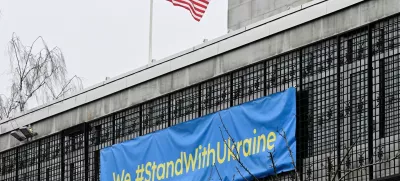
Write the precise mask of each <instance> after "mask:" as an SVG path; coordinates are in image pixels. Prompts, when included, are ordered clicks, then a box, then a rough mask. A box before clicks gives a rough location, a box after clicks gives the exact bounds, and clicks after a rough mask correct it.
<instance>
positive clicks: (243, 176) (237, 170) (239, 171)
mask: <svg viewBox="0 0 400 181" xmlns="http://www.w3.org/2000/svg"><path fill="white" fill-rule="evenodd" d="M236 170H237V172H238V173H239V175H240V176H242V178H243V179H245V180H246V181H249V180H247V178H246V177H244V176H243V175H242V173H241V172H240V170H239V168H238V167H236ZM257 180H258V179H257Z"/></svg>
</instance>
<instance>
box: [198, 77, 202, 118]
mask: <svg viewBox="0 0 400 181" xmlns="http://www.w3.org/2000/svg"><path fill="white" fill-rule="evenodd" d="M201 85H202V84H199V95H198V100H197V101H198V104H199V105H198V106H199V107H198V109H199V110H198V117H201V92H202V90H201Z"/></svg>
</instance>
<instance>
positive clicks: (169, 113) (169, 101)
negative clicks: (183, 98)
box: [167, 94, 186, 127]
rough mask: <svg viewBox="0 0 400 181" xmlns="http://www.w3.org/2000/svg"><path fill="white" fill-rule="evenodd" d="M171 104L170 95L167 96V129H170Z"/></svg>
mask: <svg viewBox="0 0 400 181" xmlns="http://www.w3.org/2000/svg"><path fill="white" fill-rule="evenodd" d="M171 102H172V99H171V94H169V95H168V113H167V114H168V127H171V117H172V116H171V114H172V111H171V105H172V104H171ZM184 104H186V103H184Z"/></svg>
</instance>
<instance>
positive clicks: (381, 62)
mask: <svg viewBox="0 0 400 181" xmlns="http://www.w3.org/2000/svg"><path fill="white" fill-rule="evenodd" d="M399 31H400V18H399V17H398V16H396V17H394V18H390V19H388V20H386V21H382V22H379V23H376V24H375V25H374V26H373V27H372V45H373V53H374V54H373V56H372V61H373V89H374V94H373V97H374V103H373V108H374V109H373V117H374V120H376V122H375V124H374V128H375V129H374V134H373V135H374V136H373V138H374V143H373V149H374V158H373V159H374V161H376V162H380V161H385V160H387V159H389V158H393V157H394V156H395V154H397V152H398V151H399V134H400V131H399V130H400V123H399V118H400V96H399V95H400V75H399V73H400V68H399V67H400V57H399V54H400V32H399ZM399 166H400V164H399V162H398V160H393V161H390V162H387V163H381V164H378V165H376V166H374V178H385V177H387V176H390V175H393V174H399V173H400V171H399Z"/></svg>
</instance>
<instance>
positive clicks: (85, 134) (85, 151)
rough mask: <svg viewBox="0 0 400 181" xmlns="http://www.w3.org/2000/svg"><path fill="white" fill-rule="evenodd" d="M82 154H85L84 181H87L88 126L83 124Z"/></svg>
mask: <svg viewBox="0 0 400 181" xmlns="http://www.w3.org/2000/svg"><path fill="white" fill-rule="evenodd" d="M83 131H84V132H83V136H84V154H85V180H86V181H89V124H88V123H84V124H83Z"/></svg>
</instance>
